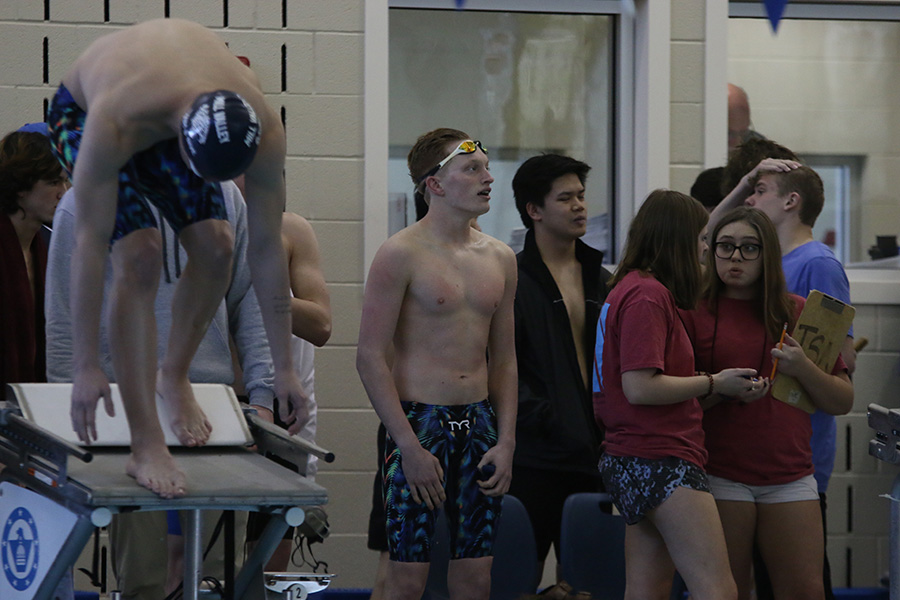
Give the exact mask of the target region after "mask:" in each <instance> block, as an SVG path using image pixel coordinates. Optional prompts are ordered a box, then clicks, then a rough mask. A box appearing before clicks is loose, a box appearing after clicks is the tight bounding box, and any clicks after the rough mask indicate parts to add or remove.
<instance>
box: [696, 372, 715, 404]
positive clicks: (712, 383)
mask: <svg viewBox="0 0 900 600" xmlns="http://www.w3.org/2000/svg"><path fill="white" fill-rule="evenodd" d="M697 375H705V376H706V379H707V380H709V388H708V389H707V390H706V393H705V394H703V395H702V396H698V399H699V400H703V399H705V398H709V397H710V396H712V395H713V392H714V391H715V386H716V382H715V380H713V376H712V375H710V374H709V373H707V372H706V371H697Z"/></svg>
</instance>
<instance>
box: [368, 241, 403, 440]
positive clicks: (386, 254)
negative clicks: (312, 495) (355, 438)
mask: <svg viewBox="0 0 900 600" xmlns="http://www.w3.org/2000/svg"><path fill="white" fill-rule="evenodd" d="M407 268H408V267H407V258H406V256H405V253H404V252H403V251H402V250H401V249H400V248H397V247H396V246H395V244H393V242H392V241H391V240H388V241H387V242H385V244H384V245H382V247H381V248H379V250H378V252H377V253H376V255H375V259H374V260H373V261H372V266H371V268H370V269H369V275H368V278H367V280H366V289H365V292H364V293H363V305H362V317H361V319H360V323H359V340H358V342H357V347H356V370H357V372H358V373H359V378H360V380H361V381H362V384H363V387H364V388H365V389H366V394H367V395H368V396H369V401H370V402H371V403H372V408H374V409H375V412H376V413H378V417H379V418H380V419H381V421H382V423H384V426H385V428H386V429H387V430H388V433H390V435H391V438H393V440H394V442H396V443H397V445H398V446H399V447H400V449H401V451H403V449H404V448H410V447H415V446H417V445H419V440H418V438H417V437H416V435H415V433H413V430H412V427H410V425H409V421H407V419H406V415H405V414H404V412H403V409H402V407H401V405H400V395H399V393H398V391H397V385H396V383H395V382H394V376H393V373H392V372H391V363H392V360H391V357H392V349H393V339H394V335H395V333H396V331H397V326H398V323H399V320H400V307H401V306H402V304H403V298H404V296H405V295H406V289H407V286H408V285H409V276H408V274H407Z"/></svg>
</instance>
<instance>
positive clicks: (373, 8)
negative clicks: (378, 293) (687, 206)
mask: <svg viewBox="0 0 900 600" xmlns="http://www.w3.org/2000/svg"><path fill="white" fill-rule="evenodd" d="M636 4H637V6H636V5H635V3H632V2H629V1H627V0H556V2H555V3H554V4H553V12H559V13H572V12H577V13H585V14H609V15H612V16H614V26H613V29H614V35H615V52H616V57H615V60H614V66H613V69H614V73H613V85H614V86H615V90H614V93H613V98H612V106H613V110H614V111H615V118H614V119H613V120H612V128H613V132H612V139H613V141H612V144H613V151H612V152H611V160H612V169H611V172H612V173H613V181H612V182H611V186H610V187H611V189H612V197H611V198H610V201H609V207H610V209H609V210H610V216H611V221H610V223H611V231H610V244H611V247H612V248H614V254H616V255H617V256H618V254H620V252H621V248H622V246H623V245H624V240H625V233H626V232H627V227H628V224H629V223H630V222H631V218H632V217H633V216H634V213H635V211H636V206H637V205H638V202H637V201H636V200H635V195H636V191H637V190H641V191H643V190H642V188H647V189H648V190H649V189H650V188H649V186H648V185H643V186H641V185H638V184H637V181H639V180H641V179H646V178H648V175H649V174H651V173H654V172H655V173H660V172H663V171H664V172H665V173H666V174H667V173H668V168H669V164H668V103H669V96H668V82H667V83H666V86H665V89H666V93H665V94H656V95H655V96H652V95H651V94H649V93H647V98H651V97H652V98H654V99H655V101H653V102H647V103H641V102H637V99H636V91H637V90H638V89H639V87H640V86H639V85H638V83H637V82H639V81H641V80H642V79H646V80H651V81H652V78H651V77H650V76H649V75H644V76H643V78H642V77H638V76H636V74H639V73H641V72H642V69H640V68H639V66H638V65H636V41H637V40H639V39H641V38H643V39H645V40H646V43H647V44H648V45H650V40H652V39H655V38H654V37H653V36H652V35H651V34H650V32H649V31H648V29H649V26H647V27H644V28H643V30H642V27H641V24H642V23H647V22H649V21H651V19H650V13H649V7H647V6H645V5H646V4H647V1H646V0H638V2H637V3H636ZM665 4H666V7H665V8H669V7H668V1H667V0H666V2H665ZM654 6H655V8H656V9H657V10H655V11H654V17H653V20H652V23H654V24H656V26H655V27H653V31H654V32H655V31H656V30H657V29H659V30H662V29H663V28H664V29H665V31H666V36H667V37H668V29H669V18H670V17H669V11H668V10H665V11H659V10H658V7H656V5H654ZM391 8H440V9H448V10H449V9H454V8H455V1H454V0H367V1H366V18H365V27H366V36H365V38H366V40H365V57H366V58H365V97H366V102H365V108H364V119H365V147H364V152H365V167H364V178H365V185H364V190H365V192H364V193H365V198H364V210H363V214H364V223H363V232H364V245H363V248H364V250H363V251H364V269H365V272H366V273H367V272H368V268H369V265H371V262H372V259H373V258H374V256H375V252H376V251H377V250H378V247H379V246H380V245H381V244H382V243H383V242H384V240H386V239H387V232H388V213H389V203H388V192H387V189H388V176H387V170H388V166H387V165H388V158H389V149H388V140H389V129H388V96H389V94H388V92H389V90H388V76H387V75H388V73H387V69H388V45H389V39H388V13H389V10H390V9H391ZM464 8H465V10H490V11H498V10H499V11H515V12H548V10H547V3H546V1H545V0H467V2H466V3H465V7H464ZM661 14H662V16H663V17H664V18H660V15H661ZM642 31H643V35H642ZM658 54H659V52H657V55H658ZM658 58H659V57H658V56H657V57H656V58H654V60H650V58H649V56H647V57H645V60H646V61H647V64H653V65H660V64H664V65H665V67H666V68H665V69H664V71H665V75H666V77H667V76H668V47H667V46H666V48H665V61H664V62H663V61H660V60H658ZM636 102H637V103H636ZM662 104H664V105H665V118H664V119H662V120H663V121H664V122H665V128H661V129H664V131H662V133H659V131H660V130H657V134H656V135H658V136H660V137H663V138H665V139H664V140H663V141H664V143H661V142H654V144H650V143H649V142H648V143H646V146H647V147H651V146H652V147H655V148H665V151H659V152H655V153H652V155H651V153H649V152H648V153H645V154H642V156H644V157H645V160H646V161H647V165H645V168H643V169H642V167H641V165H639V164H637V162H636V159H635V157H636V156H637V155H638V153H637V152H636V150H635V147H636V143H635V135H636V133H637V130H636V125H635V123H636V117H635V115H636V113H637V112H644V113H646V114H648V115H660V114H661V111H660V110H659V108H658V107H659V106H660V105H662ZM646 129H647V130H649V131H653V130H654V129H653V126H652V124H651V125H647V126H646ZM637 145H640V144H637ZM651 163H652V164H653V165H655V166H656V168H655V169H654V168H652V167H651V166H648V165H649V164H651ZM660 165H661V166H660ZM612 258H613V257H607V259H608V260H609V259H612Z"/></svg>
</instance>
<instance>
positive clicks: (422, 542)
mask: <svg viewBox="0 0 900 600" xmlns="http://www.w3.org/2000/svg"><path fill="white" fill-rule="evenodd" d="M402 405H403V410H404V412H406V417H407V419H409V424H410V425H411V426H412V428H413V431H415V432H416V435H417V437H418V439H419V443H420V444H422V447H423V448H425V449H426V450H429V451H430V452H431V453H432V454H433V455H434V456H436V457H437V458H438V460H439V461H440V463H441V468H442V469H443V470H444V490H445V492H446V493H447V500H446V502H445V503H444V511H445V513H446V515H447V524H448V529H449V530H450V553H451V554H450V556H451V558H453V559H457V558H480V557H482V556H490V555H491V553H492V551H493V546H494V537H495V534H496V524H497V519H498V518H499V517H500V505H501V498H499V497H491V496H486V495H484V494H483V493H481V488H480V487H479V486H478V483H477V478H478V463H479V462H480V461H481V457H482V456H484V454H485V453H486V452H487V451H488V450H489V449H490V448H491V447H492V446H494V445H496V444H497V426H496V417H495V416H494V410H493V408H491V404H490V402H489V401H487V400H483V401H481V402H477V403H475V404H464V405H458V406H440V405H433V404H422V403H419V402H403V403H402ZM384 457H385V458H384V460H385V464H384V507H385V517H386V521H387V538H388V551H389V552H390V557H391V560H393V561H399V562H429V560H430V557H431V538H432V536H433V534H434V525H435V517H436V515H437V510H428V506H426V505H425V504H416V503H415V502H414V501H413V499H412V495H411V492H410V489H409V485H408V484H407V482H406V477H405V476H404V475H403V468H402V467H403V457H402V456H401V455H400V449H399V448H397V445H396V443H394V440H393V439H391V437H390V435H388V436H387V439H386V440H385V454H384Z"/></svg>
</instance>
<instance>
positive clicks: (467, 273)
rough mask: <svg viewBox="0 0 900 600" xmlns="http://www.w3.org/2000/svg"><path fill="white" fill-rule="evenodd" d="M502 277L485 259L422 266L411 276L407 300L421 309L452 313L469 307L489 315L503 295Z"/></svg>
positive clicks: (431, 311) (436, 312)
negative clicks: (427, 266) (426, 267)
mask: <svg viewBox="0 0 900 600" xmlns="http://www.w3.org/2000/svg"><path fill="white" fill-rule="evenodd" d="M503 286H504V278H503V273H502V271H501V270H500V269H499V268H497V266H495V265H492V264H491V263H489V262H487V261H478V262H476V261H464V262H463V263H462V264H449V263H447V264H443V265H440V266H439V268H431V269H423V270H422V271H420V272H419V273H418V274H417V275H416V276H414V277H413V278H412V281H411V282H410V285H409V288H408V291H407V301H408V302H412V303H414V304H415V306H416V307H417V308H418V309H419V310H422V311H424V312H427V313H434V314H452V313H455V312H458V311H461V310H472V311H475V312H477V313H481V314H492V313H493V312H494V311H495V310H496V309H497V306H499V304H500V300H501V299H502V298H503Z"/></svg>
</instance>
